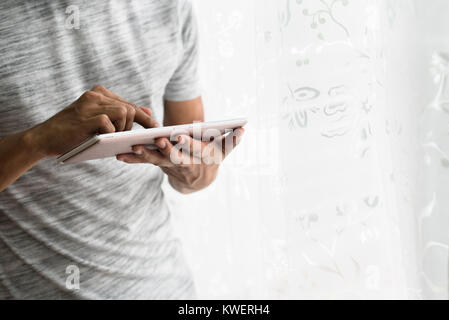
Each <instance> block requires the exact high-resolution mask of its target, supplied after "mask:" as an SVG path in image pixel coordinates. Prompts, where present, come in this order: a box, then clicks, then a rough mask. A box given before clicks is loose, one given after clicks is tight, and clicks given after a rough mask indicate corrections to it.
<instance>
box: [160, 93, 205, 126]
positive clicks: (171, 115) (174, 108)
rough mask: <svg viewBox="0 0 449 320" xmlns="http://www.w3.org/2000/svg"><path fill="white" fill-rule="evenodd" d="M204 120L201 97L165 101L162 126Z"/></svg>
mask: <svg viewBox="0 0 449 320" xmlns="http://www.w3.org/2000/svg"><path fill="white" fill-rule="evenodd" d="M194 121H201V122H202V121H204V108H203V101H202V99H201V97H199V98H196V99H193V100H189V101H165V108H164V126H174V125H179V124H189V123H193V122H194Z"/></svg>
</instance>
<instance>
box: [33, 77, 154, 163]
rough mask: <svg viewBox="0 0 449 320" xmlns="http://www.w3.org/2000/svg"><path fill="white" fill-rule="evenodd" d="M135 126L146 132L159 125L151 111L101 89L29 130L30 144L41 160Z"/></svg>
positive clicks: (95, 90)
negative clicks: (102, 135)
mask: <svg viewBox="0 0 449 320" xmlns="http://www.w3.org/2000/svg"><path fill="white" fill-rule="evenodd" d="M134 122H137V123H139V124H140V125H142V126H143V127H145V128H152V127H157V126H159V124H158V123H157V122H156V121H155V120H154V119H153V118H152V117H151V111H150V109H147V108H143V107H137V106H135V105H134V104H132V103H129V102H127V101H125V100H124V99H122V98H120V97H119V96H117V95H116V94H114V93H112V92H111V91H109V90H107V89H105V88H104V87H102V86H95V87H94V88H93V89H92V90H90V91H86V92H85V93H84V94H83V95H82V96H81V97H80V98H79V99H78V100H76V101H75V102H74V103H72V104H71V105H70V106H68V107H67V108H65V109H64V110H62V111H61V112H59V113H57V114H56V115H54V116H53V117H52V118H50V119H48V120H47V121H45V122H44V123H42V124H40V125H37V126H36V127H34V128H32V129H31V130H30V132H31V135H29V136H30V137H32V139H33V144H34V145H35V146H37V148H36V150H38V151H39V152H40V153H41V154H42V155H43V156H44V157H54V156H59V155H61V154H64V153H65V152H67V151H69V150H71V149H72V148H74V147H76V146H77V145H79V144H80V143H82V142H83V141H84V140H86V139H88V138H89V137H91V136H92V135H94V134H97V133H112V132H116V131H125V130H131V128H132V126H133V123H134Z"/></svg>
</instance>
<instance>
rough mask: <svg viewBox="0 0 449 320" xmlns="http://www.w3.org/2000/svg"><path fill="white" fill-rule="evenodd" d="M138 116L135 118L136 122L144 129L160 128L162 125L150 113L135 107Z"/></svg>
mask: <svg viewBox="0 0 449 320" xmlns="http://www.w3.org/2000/svg"><path fill="white" fill-rule="evenodd" d="M135 109H136V115H135V116H134V122H137V123H138V124H140V125H141V126H142V127H144V128H159V127H160V126H161V125H160V124H159V122H157V121H156V120H155V119H154V118H153V117H151V116H149V115H148V113H146V112H145V111H143V110H142V108H140V107H135Z"/></svg>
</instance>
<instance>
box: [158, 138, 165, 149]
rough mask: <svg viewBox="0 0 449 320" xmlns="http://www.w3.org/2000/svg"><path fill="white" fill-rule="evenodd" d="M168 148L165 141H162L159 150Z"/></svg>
mask: <svg viewBox="0 0 449 320" xmlns="http://www.w3.org/2000/svg"><path fill="white" fill-rule="evenodd" d="M166 146H167V144H166V143H165V141H163V140H162V141H161V142H159V148H161V149H165V147H166Z"/></svg>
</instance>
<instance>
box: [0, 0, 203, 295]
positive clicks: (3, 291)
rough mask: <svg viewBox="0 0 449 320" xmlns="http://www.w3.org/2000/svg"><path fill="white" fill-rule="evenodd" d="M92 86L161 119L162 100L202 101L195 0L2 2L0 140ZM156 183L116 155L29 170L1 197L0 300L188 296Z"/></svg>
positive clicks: (158, 178)
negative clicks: (199, 98) (77, 280)
mask: <svg viewBox="0 0 449 320" xmlns="http://www.w3.org/2000/svg"><path fill="white" fill-rule="evenodd" d="M78 13H79V15H78ZM78 18H79V28H78V29H77V22H78V20H77V19H78ZM96 84H101V85H103V86H105V87H106V88H108V89H109V90H111V91H112V92H114V93H116V94H118V95H120V96H121V97H123V98H125V99H127V100H128V101H131V102H133V103H135V104H137V105H141V106H149V107H151V108H152V110H153V113H154V115H155V117H156V118H157V119H158V120H159V121H161V120H162V116H163V100H164V98H165V99H166V100H173V101H183V100H190V99H193V98H196V97H198V96H199V95H200V93H199V89H198V85H197V29H196V25H195V21H194V17H193V14H192V7H191V3H190V1H188V0H135V1H123V0H111V1H92V0H70V1H25V0H20V1H18V0H2V1H1V2H0V138H1V137H4V136H7V135H9V134H12V133H14V132H18V131H21V130H25V129H27V128H30V127H32V126H34V125H36V124H38V123H41V122H43V121H45V120H46V119H48V118H49V117H51V116H52V115H54V114H55V113H57V112H58V111H60V110H62V109H63V108H65V107H66V106H67V105H69V104H70V103H72V102H73V101H74V100H76V99H77V98H78V97H79V96H80V95H81V94H82V93H83V92H84V91H86V90H89V89H90V88H92V87H93V86H94V85H96ZM162 180H163V174H162V172H161V170H160V169H159V168H157V167H154V166H152V165H150V164H146V165H145V164H139V165H127V164H125V163H122V162H119V161H117V160H115V159H104V160H98V161H92V162H87V163H83V164H77V165H62V164H57V163H56V162H55V160H54V159H47V160H44V161H42V162H40V163H39V164H38V165H36V166H35V167H34V168H32V169H31V170H29V171H28V172H27V173H25V174H24V175H23V176H22V177H20V178H19V179H18V180H17V181H16V182H15V183H13V184H12V185H11V186H9V187H8V188H7V189H6V190H4V191H3V192H0V298H24V299H27V298H38V299H53V298H82V299H83V298H86V299H102V298H105V299H116V298H126V299H141V298H143V299H160V298H164V299H165V298H167V299H177V298H192V297H194V286H193V282H192V279H191V274H190V272H189V269H188V268H187V266H186V264H185V261H184V258H183V255H182V252H181V250H180V245H179V241H178V240H177V239H176V238H175V237H174V236H173V232H172V229H171V226H170V213H169V211H168V209H167V205H166V202H165V200H164V196H163V193H162V190H161V182H162ZM77 270H79V289H76V287H77V285H76V284H77V282H76V275H77V272H76V271H77ZM67 284H68V285H67Z"/></svg>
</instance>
